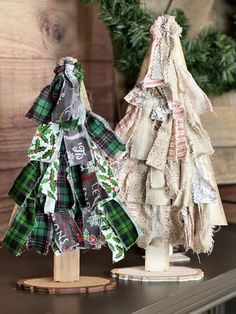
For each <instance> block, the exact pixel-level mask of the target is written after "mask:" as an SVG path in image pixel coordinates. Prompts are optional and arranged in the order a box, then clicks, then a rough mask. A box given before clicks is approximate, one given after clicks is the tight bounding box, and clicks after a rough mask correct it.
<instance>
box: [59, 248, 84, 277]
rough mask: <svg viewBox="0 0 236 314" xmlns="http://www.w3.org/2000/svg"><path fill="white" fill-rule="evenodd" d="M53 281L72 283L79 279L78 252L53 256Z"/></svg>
mask: <svg viewBox="0 0 236 314" xmlns="http://www.w3.org/2000/svg"><path fill="white" fill-rule="evenodd" d="M53 273H54V276H53V279H54V281H59V282H74V281H79V279H80V250H79V249H77V250H73V251H68V252H64V253H61V254H60V255H59V256H56V255H54V270H53Z"/></svg>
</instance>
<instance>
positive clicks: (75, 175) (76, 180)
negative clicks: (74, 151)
mask: <svg viewBox="0 0 236 314" xmlns="http://www.w3.org/2000/svg"><path fill="white" fill-rule="evenodd" d="M70 176H71V179H72V182H73V189H74V193H75V196H76V200H77V202H78V204H79V206H80V208H84V207H86V201H85V197H84V192H83V186H82V181H81V170H80V165H76V166H72V167H70Z"/></svg>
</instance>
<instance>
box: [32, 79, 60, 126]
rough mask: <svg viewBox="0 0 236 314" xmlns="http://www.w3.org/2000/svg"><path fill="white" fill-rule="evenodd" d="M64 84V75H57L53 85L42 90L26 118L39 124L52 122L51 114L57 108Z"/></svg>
mask: <svg viewBox="0 0 236 314" xmlns="http://www.w3.org/2000/svg"><path fill="white" fill-rule="evenodd" d="M63 82H64V78H63V76H62V75H57V76H56V77H55V78H54V80H53V81H52V83H51V84H50V85H48V86H46V87H45V88H43V89H42V91H41V93H40V95H39V96H38V98H37V99H36V101H35V102H34V104H33V106H32V107H31V109H30V110H29V111H28V113H27V114H26V117H27V118H29V119H32V120H34V121H36V122H38V123H48V122H50V121H51V112H52V110H53V109H54V107H55V106H56V103H57V101H58V98H59V96H60V91H61V88H62V85H63Z"/></svg>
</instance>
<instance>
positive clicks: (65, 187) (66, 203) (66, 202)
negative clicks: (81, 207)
mask: <svg viewBox="0 0 236 314" xmlns="http://www.w3.org/2000/svg"><path fill="white" fill-rule="evenodd" d="M64 149H65V148H64V144H62V150H63V152H62V154H61V158H60V165H59V170H58V177H57V201H56V206H55V212H57V211H59V212H60V211H67V210H70V209H71V208H72V207H73V204H74V197H73V193H72V190H71V186H70V183H69V181H68V179H67V167H68V165H67V163H66V160H65V156H64V154H65V151H64Z"/></svg>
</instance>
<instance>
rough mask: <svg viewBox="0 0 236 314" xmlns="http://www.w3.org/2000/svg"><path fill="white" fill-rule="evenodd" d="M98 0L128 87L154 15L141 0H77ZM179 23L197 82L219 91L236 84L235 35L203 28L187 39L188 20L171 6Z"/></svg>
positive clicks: (138, 65) (89, 0)
mask: <svg viewBox="0 0 236 314" xmlns="http://www.w3.org/2000/svg"><path fill="white" fill-rule="evenodd" d="M80 1H81V2H83V3H84V4H88V5H89V4H93V3H98V4H100V7H101V13H100V18H101V20H102V21H103V22H104V23H105V24H106V26H107V27H108V28H109V30H110V34H111V38H112V43H113V51H114V60H115V65H116V67H117V69H118V70H119V71H121V72H123V73H124V74H125V75H126V76H127V78H128V80H127V81H128V85H129V86H127V88H128V89H129V88H130V87H132V86H133V85H134V83H135V81H136V79H137V76H138V73H139V70H140V68H141V65H142V61H143V58H144V56H145V52H146V49H147V45H148V42H149V40H150V34H149V29H150V26H151V25H152V22H153V18H152V17H151V16H150V15H149V14H148V13H147V12H146V10H144V9H142V8H141V7H140V0H129V2H128V3H127V1H126V0H80ZM171 14H172V15H175V17H176V21H177V23H178V24H179V25H180V26H181V27H182V29H183V31H182V38H181V40H182V46H183V51H184V55H185V58H186V63H187V66H188V69H189V70H190V72H191V73H192V75H193V77H194V78H195V80H196V82H197V83H198V84H199V86H200V87H201V88H202V89H203V90H204V91H205V92H206V93H209V94H222V93H224V92H226V91H229V90H232V89H234V88H236V44H235V39H234V38H232V37H230V36H227V35H223V34H220V33H218V32H217V31H216V30H213V29H206V30H204V31H202V32H201V33H200V34H199V35H198V36H197V37H196V38H194V39H193V40H189V39H187V32H188V30H189V28H190V26H191V23H190V21H189V20H188V19H187V18H186V16H185V15H184V12H183V11H182V10H179V9H177V10H174V11H173V12H172V13H171Z"/></svg>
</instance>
